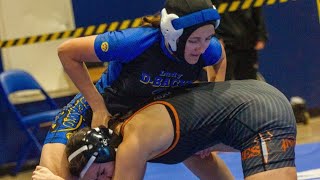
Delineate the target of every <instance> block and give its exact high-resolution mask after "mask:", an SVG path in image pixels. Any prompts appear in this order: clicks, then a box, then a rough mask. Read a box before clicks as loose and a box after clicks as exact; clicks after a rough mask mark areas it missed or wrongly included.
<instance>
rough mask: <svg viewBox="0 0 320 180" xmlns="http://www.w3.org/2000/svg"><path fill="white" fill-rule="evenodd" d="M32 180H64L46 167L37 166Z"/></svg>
mask: <svg viewBox="0 0 320 180" xmlns="http://www.w3.org/2000/svg"><path fill="white" fill-rule="evenodd" d="M32 180H63V178H61V177H59V176H56V175H54V174H53V173H52V172H51V171H50V170H49V169H48V168H46V167H42V166H37V167H36V169H35V170H34V171H33V173H32Z"/></svg>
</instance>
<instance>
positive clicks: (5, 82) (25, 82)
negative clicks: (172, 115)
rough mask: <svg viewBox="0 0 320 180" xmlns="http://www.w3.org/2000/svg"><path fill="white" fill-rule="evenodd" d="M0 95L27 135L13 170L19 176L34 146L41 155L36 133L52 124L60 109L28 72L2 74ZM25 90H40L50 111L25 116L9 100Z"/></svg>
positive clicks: (19, 71)
mask: <svg viewBox="0 0 320 180" xmlns="http://www.w3.org/2000/svg"><path fill="white" fill-rule="evenodd" d="M0 90H1V91H0V95H1V97H3V99H4V101H5V102H6V105H7V106H8V109H9V110H10V111H11V112H12V113H13V115H14V116H15V119H16V120H17V121H18V124H19V125H20V129H21V130H22V131H23V132H24V133H25V134H26V137H27V139H28V141H27V142H26V144H25V145H24V146H23V149H22V150H21V151H20V154H19V157H18V159H17V164H16V166H15V169H14V170H13V172H12V173H13V174H17V173H18V172H19V171H20V169H21V167H22V165H23V163H24V162H25V160H26V158H27V155H28V154H29V152H30V149H31V148H32V145H36V147H37V150H38V151H39V153H41V149H42V145H41V144H40V142H39V140H38V139H37V137H36V133H37V131H38V129H39V127H40V124H41V123H44V122H51V121H53V120H54V117H55V116H56V115H57V114H58V112H59V108H58V106H57V104H56V103H55V102H54V101H53V99H51V98H50V97H49V95H48V94H47V93H46V92H45V91H44V89H43V88H42V87H41V86H40V85H39V83H38V82H37V81H36V80H35V79H34V78H33V77H32V76H31V75H30V74H29V73H27V72H25V71H22V70H8V71H5V72H2V73H1V74H0ZM25 90H38V91H39V92H40V93H41V94H43V96H44V97H45V100H44V103H47V104H48V105H49V110H47V111H43V112H37V113H32V114H28V115H23V114H22V113H21V112H20V110H19V109H18V108H17V107H16V105H15V104H13V103H12V101H11V100H10V98H9V95H10V94H12V93H16V92H18V91H25Z"/></svg>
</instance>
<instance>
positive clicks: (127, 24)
mask: <svg viewBox="0 0 320 180" xmlns="http://www.w3.org/2000/svg"><path fill="white" fill-rule="evenodd" d="M288 1H294V0H236V1H233V2H228V3H221V4H219V5H218V8H217V9H218V12H219V13H224V12H226V11H230V12H232V11H236V10H246V9H248V8H250V7H261V6H270V5H274V4H278V3H286V2H288ZM317 1H319V0H317ZM141 21H142V19H141V17H139V18H136V19H132V20H130V19H128V20H124V21H121V22H119V21H116V22H112V23H110V24H105V23H104V24H100V25H91V26H88V27H79V28H76V29H74V30H68V31H64V32H55V33H51V34H42V35H37V36H30V37H22V38H17V39H10V40H4V41H0V48H9V47H13V46H21V45H29V44H35V43H41V42H47V41H54V40H57V39H64V38H76V37H83V36H89V35H94V34H101V33H104V32H106V31H114V30H122V29H126V28H131V27H137V26H139V25H140V23H141Z"/></svg>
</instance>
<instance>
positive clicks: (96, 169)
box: [83, 161, 114, 180]
mask: <svg viewBox="0 0 320 180" xmlns="http://www.w3.org/2000/svg"><path fill="white" fill-rule="evenodd" d="M113 172H114V161H112V162H107V163H93V164H92V165H91V166H90V168H89V169H88V171H87V173H86V174H85V175H84V177H83V179H86V180H92V179H94V180H106V179H110V180H111V179H112V175H113Z"/></svg>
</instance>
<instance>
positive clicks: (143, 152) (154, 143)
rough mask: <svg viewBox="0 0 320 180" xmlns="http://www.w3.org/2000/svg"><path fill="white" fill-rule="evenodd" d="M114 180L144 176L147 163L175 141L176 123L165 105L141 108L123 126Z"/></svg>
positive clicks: (141, 177)
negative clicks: (174, 129)
mask: <svg viewBox="0 0 320 180" xmlns="http://www.w3.org/2000/svg"><path fill="white" fill-rule="evenodd" d="M122 134H123V141H122V143H121V144H120V146H119V148H118V151H117V156H116V161H115V162H116V166H115V173H114V177H113V179H115V180H118V179H143V177H144V173H145V168H146V162H147V161H148V160H150V159H152V158H153V157H155V156H156V155H158V154H160V153H161V152H163V151H164V150H166V149H167V148H168V147H169V146H170V145H171V143H172V141H173V137H174V134H173V126H172V122H171V119H170V116H169V114H168V112H167V110H166V108H165V107H164V106H163V105H152V106H149V107H147V108H146V109H144V110H142V111H140V112H139V113H138V114H137V115H135V116H134V117H133V118H132V119H131V120H130V121H129V122H128V123H127V125H126V126H125V127H124V131H123V133H122Z"/></svg>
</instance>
